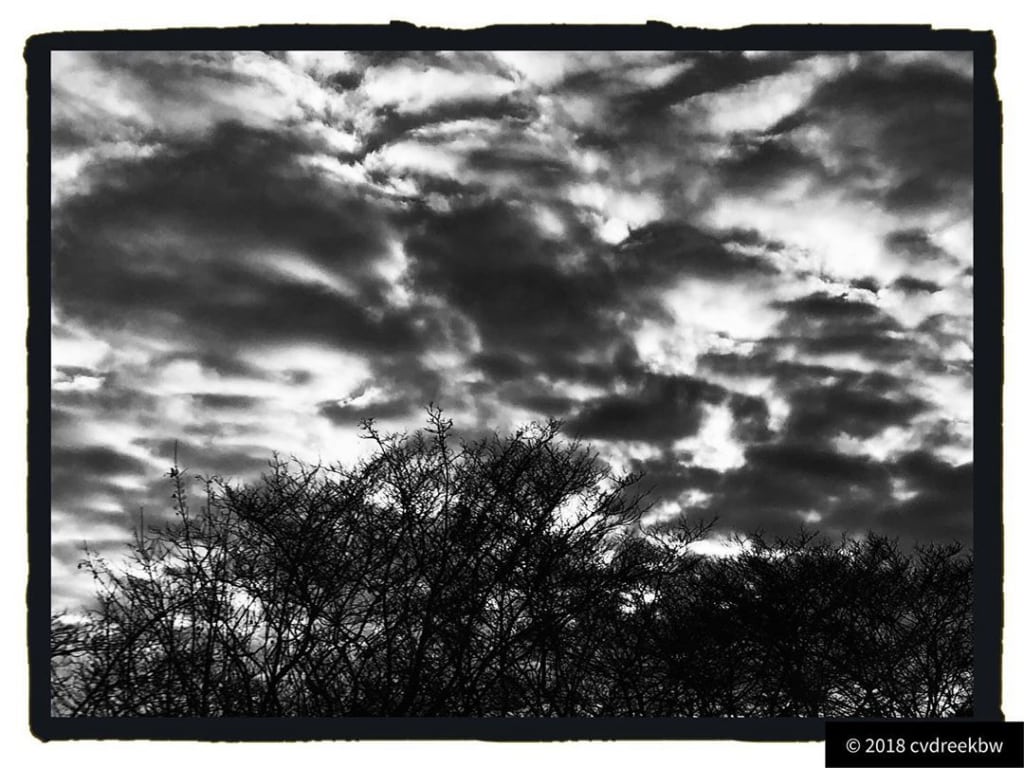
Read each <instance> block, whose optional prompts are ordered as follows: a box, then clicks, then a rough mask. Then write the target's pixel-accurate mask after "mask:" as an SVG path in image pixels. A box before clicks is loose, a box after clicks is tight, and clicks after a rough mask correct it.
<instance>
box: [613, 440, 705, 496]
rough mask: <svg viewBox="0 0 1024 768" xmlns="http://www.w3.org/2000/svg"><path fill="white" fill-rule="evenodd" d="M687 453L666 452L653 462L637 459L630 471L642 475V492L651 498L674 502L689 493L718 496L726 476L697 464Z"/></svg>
mask: <svg viewBox="0 0 1024 768" xmlns="http://www.w3.org/2000/svg"><path fill="white" fill-rule="evenodd" d="M692 459H693V457H692V456H690V455H686V454H680V453H674V452H672V451H662V453H661V455H659V456H657V457H656V458H652V459H633V460H632V461H630V462H629V471H630V472H635V473H637V474H639V475H641V476H642V477H641V479H640V481H639V490H640V491H641V492H646V493H647V494H648V495H649V496H650V497H651V498H654V499H666V500H673V499H676V498H679V497H680V496H682V495H683V494H684V493H686V492H689V491H694V490H696V491H701V492H703V493H715V492H716V491H717V490H718V488H719V486H720V485H721V482H722V477H723V473H722V472H720V471H718V470H715V469H711V468H710V467H701V466H696V465H694V464H693V460H692Z"/></svg>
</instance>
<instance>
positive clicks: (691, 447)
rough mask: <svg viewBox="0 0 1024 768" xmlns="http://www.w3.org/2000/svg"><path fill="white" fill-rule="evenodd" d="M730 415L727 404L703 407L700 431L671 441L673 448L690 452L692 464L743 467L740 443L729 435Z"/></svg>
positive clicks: (732, 467)
mask: <svg viewBox="0 0 1024 768" xmlns="http://www.w3.org/2000/svg"><path fill="white" fill-rule="evenodd" d="M732 426H733V417H732V412H731V411H730V410H729V407H728V406H727V405H706V406H704V419H703V421H702V422H701V426H700V431H699V432H697V434H696V435H693V436H692V437H684V438H682V439H681V440H676V441H675V442H674V443H672V449H673V450H675V451H681V452H683V451H685V452H686V453H689V454H692V456H693V464H695V465H696V466H699V467H707V468H709V469H714V470H717V471H719V472H725V471H727V470H730V469H735V468H737V467H741V466H743V463H744V457H743V445H742V444H741V443H739V442H738V441H736V439H735V438H733V436H732Z"/></svg>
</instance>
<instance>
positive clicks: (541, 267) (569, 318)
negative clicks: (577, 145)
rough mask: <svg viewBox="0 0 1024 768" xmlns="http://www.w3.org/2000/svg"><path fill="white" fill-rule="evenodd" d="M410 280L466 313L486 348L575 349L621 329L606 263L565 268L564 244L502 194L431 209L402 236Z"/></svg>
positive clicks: (526, 351)
mask: <svg viewBox="0 0 1024 768" xmlns="http://www.w3.org/2000/svg"><path fill="white" fill-rule="evenodd" d="M405 248H406V253H407V254H408V256H409V258H410V262H411V264H410V271H411V275H412V282H413V283H414V285H415V287H416V289H417V290H418V291H419V292H421V293H423V294H426V295H438V296H441V297H443V298H444V299H445V301H446V303H447V306H448V307H450V308H453V309H456V310H458V311H459V312H461V313H463V314H464V315H465V316H466V317H468V318H469V319H470V320H471V321H472V323H473V325H474V328H475V331H476V332H477V333H479V335H480V337H481V341H482V342H483V345H484V349H483V352H484V353H485V354H491V355H506V356H507V355H515V354H521V355H525V356H528V357H531V358H533V359H534V360H536V359H538V358H554V357H563V356H566V355H568V356H573V355H574V354H576V353H579V352H581V351H583V350H586V349H590V348H593V347H595V346H596V347H598V348H600V347H601V346H603V345H604V343H605V338H606V337H607V335H608V334H612V335H613V336H617V335H618V332H617V330H616V329H615V327H614V325H613V324H612V323H611V321H610V320H609V318H608V317H607V314H606V312H604V311H603V308H607V307H609V306H616V288H615V286H614V283H613V282H612V281H611V280H609V279H608V278H609V277H610V275H609V274H608V273H607V270H605V269H602V268H601V267H600V265H598V264H592V263H591V264H587V265H584V266H583V267H581V268H580V269H579V270H574V269H572V268H569V267H567V268H562V267H560V266H559V258H560V257H562V256H564V255H565V251H564V245H563V244H560V243H559V242H557V241H555V240H552V239H550V238H547V237H544V236H543V235H542V234H541V233H540V232H538V231H537V229H536V227H535V226H534V225H533V223H532V222H531V221H530V220H529V219H528V218H527V211H526V210H525V209H524V208H523V207H521V206H513V205H510V204H507V203H503V202H499V201H489V202H486V203H484V204H481V205H478V206H474V207H471V208H465V209H460V210H456V211H453V212H451V213H449V214H443V215H437V216H433V217H431V218H430V219H428V220H426V221H425V222H424V223H423V225H422V226H421V227H419V228H418V230H417V231H415V232H414V233H413V234H412V235H411V236H410V237H409V239H408V240H407V241H406V243H405Z"/></svg>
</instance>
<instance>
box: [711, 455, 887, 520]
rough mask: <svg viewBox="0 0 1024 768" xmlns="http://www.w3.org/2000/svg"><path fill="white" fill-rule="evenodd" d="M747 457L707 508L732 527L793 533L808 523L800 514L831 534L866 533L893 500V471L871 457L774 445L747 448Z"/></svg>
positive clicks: (726, 479) (724, 481) (725, 481)
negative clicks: (868, 519)
mask: <svg viewBox="0 0 1024 768" xmlns="http://www.w3.org/2000/svg"><path fill="white" fill-rule="evenodd" d="M745 459H746V461H745V463H744V465H743V466H741V467H739V468H737V469H733V470H730V471H729V472H727V473H725V474H724V475H723V477H722V480H721V483H720V484H719V486H718V491H719V492H718V493H716V494H715V496H714V497H713V498H712V500H711V501H710V502H709V503H708V506H707V510H708V512H709V513H710V514H714V515H717V516H718V518H719V521H720V523H721V524H722V525H723V526H724V527H726V528H727V529H734V530H746V531H750V530H772V531H779V532H784V531H786V530H787V529H788V530H789V531H792V530H793V529H795V528H797V527H798V526H799V525H800V524H801V523H802V522H804V521H803V519H802V518H801V517H800V516H799V515H798V514H797V513H798V512H802V513H809V512H817V513H818V514H820V515H821V516H822V523H821V524H822V525H823V526H826V527H827V528H829V529H830V530H832V531H855V530H863V528H864V515H866V514H867V513H868V511H869V510H871V509H878V508H879V505H880V504H884V503H886V502H888V500H889V499H890V498H891V492H892V489H891V478H890V473H889V472H888V470H887V468H886V467H885V466H884V465H883V464H882V463H881V462H878V461H876V460H874V459H871V458H868V457H866V456H848V455H845V454H841V453H838V452H836V451H835V450H833V449H831V448H829V447H827V446H824V445H817V444H804V443H775V444H770V445H755V446H751V447H749V448H747V450H746V453H745Z"/></svg>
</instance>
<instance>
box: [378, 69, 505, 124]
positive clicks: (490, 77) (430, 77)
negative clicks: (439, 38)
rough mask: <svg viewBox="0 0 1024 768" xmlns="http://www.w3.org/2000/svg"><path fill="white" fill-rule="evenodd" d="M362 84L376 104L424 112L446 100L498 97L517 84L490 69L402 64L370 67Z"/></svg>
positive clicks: (405, 110) (400, 109)
mask: <svg viewBox="0 0 1024 768" xmlns="http://www.w3.org/2000/svg"><path fill="white" fill-rule="evenodd" d="M360 88H361V90H362V92H363V93H364V94H365V95H366V96H367V97H369V99H370V100H371V101H373V103H374V104H385V105H391V106H394V107H395V108H396V109H398V111H400V112H422V111H423V110H425V109H427V108H429V107H431V106H433V105H435V104H441V103H444V102H450V101H456V100H466V99H480V98H485V99H486V98H497V97H499V96H503V95H505V94H507V93H510V92H511V91H513V90H515V88H516V84H515V83H514V82H513V81H511V80H509V79H507V78H504V77H501V76H498V75H495V74H491V73H487V72H454V71H452V70H447V69H439V68H436V67H432V68H428V69H422V68H414V67H412V66H407V65H399V66H396V67H389V68H383V67H373V68H371V69H369V70H367V72H366V74H365V76H364V78H363V82H362V85H361V86H360Z"/></svg>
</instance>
